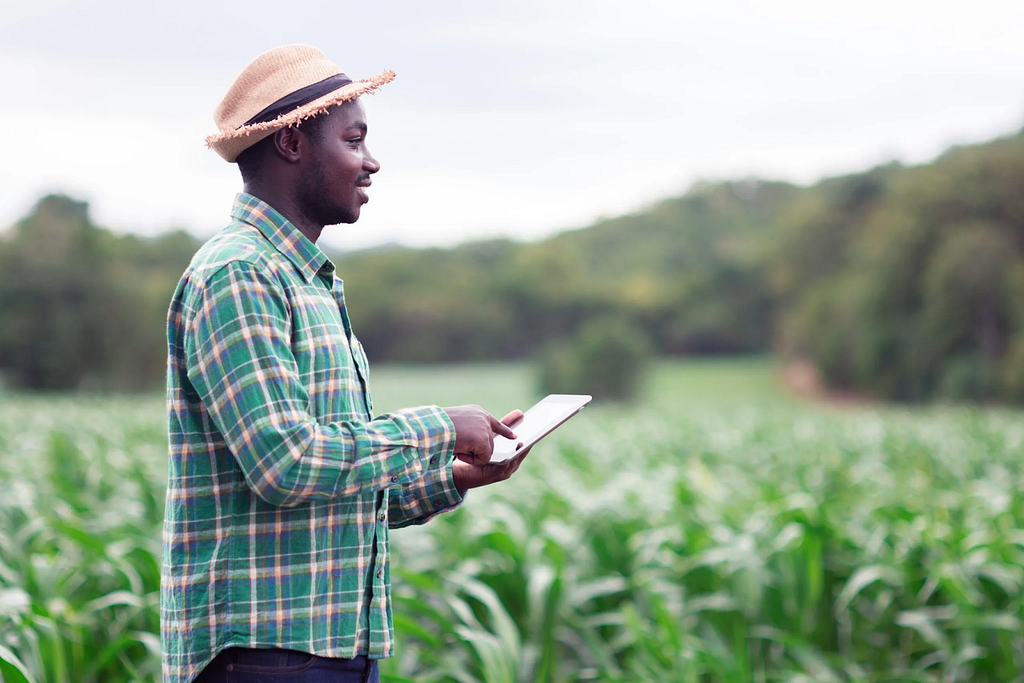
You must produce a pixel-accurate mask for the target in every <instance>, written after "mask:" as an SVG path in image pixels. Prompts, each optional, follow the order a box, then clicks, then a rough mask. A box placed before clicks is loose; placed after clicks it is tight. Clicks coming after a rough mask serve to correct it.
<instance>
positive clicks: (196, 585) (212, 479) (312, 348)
mask: <svg viewBox="0 0 1024 683" xmlns="http://www.w3.org/2000/svg"><path fill="white" fill-rule="evenodd" d="M393 78H394V74H393V73H391V72H385V73H384V74H382V75H380V76H377V77H376V78H372V79H367V80H363V81H356V82H352V81H351V80H350V79H349V78H348V77H347V76H345V75H344V74H343V73H342V72H341V69H339V68H338V67H337V66H335V65H334V64H332V63H331V62H330V61H328V60H327V58H326V57H325V56H324V55H323V53H321V52H320V51H319V50H317V49H315V48H312V47H309V46H303V45H293V46H287V47H282V48H277V49H275V50H271V51H270V52H267V53H265V54H263V55H261V56H259V57H258V58H256V60H254V61H253V62H252V63H251V64H250V65H249V66H248V67H246V69H245V70H244V71H243V72H242V73H241V75H240V76H239V77H238V79H237V80H236V81H235V83H234V84H233V85H232V86H231V88H230V90H229V91H228V94H227V95H226V96H225V98H224V101H223V102H221V104H220V105H219V106H218V108H217V110H216V113H215V120H216V122H217V125H218V128H219V129H220V132H219V133H218V134H217V135H214V136H211V137H210V138H208V139H207V143H208V144H209V145H210V146H211V147H212V148H213V149H214V150H215V151H216V152H217V153H219V154H220V155H221V156H222V157H223V158H224V159H226V160H227V161H229V162H237V163H238V165H239V168H240V170H241V173H242V177H243V181H244V192H243V193H242V194H240V195H239V196H238V197H237V198H236V200H235V205H234V209H233V211H232V214H231V216H232V221H231V223H230V225H228V227H226V228H225V229H224V230H222V231H221V232H220V233H219V234H218V235H216V236H215V237H214V238H213V239H211V240H210V241H209V242H208V243H207V244H206V245H205V246H203V248H202V249H200V250H199V252H198V253H197V254H196V256H195V257H194V258H193V260H192V263H191V264H190V266H189V267H188V269H187V270H186V271H185V274H184V275H183V276H182V279H181V282H180V283H179V285H178V288H177V290H176V291H175V294H174V299H173V301H172V302H171V308H170V311H169V314H168V333H167V337H168V353H169V358H168V425H169V435H170V467H169V479H168V486H167V505H166V514H165V524H164V555H163V577H162V585H161V631H162V638H163V650H164V660H163V667H164V669H163V674H164V680H165V681H166V682H167V683H185V682H187V681H192V680H198V681H201V682H202V683H210V682H213V681H218V682H219V681H226V680H231V681H237V682H242V681H256V680H259V681H273V680H277V679H276V678H274V676H276V675H287V680H289V681H321V680H324V681H326V680H330V681H361V682H365V681H370V680H378V674H377V666H376V660H377V659H379V658H383V657H388V656H390V655H391V654H392V645H393V642H394V641H393V634H392V616H391V604H390V565H389V559H390V554H389V550H388V527H392V528H394V527H400V526H405V525H409V524H422V523H423V522H425V521H427V520H428V519H430V518H431V517H433V516H434V515H436V514H438V513H440V512H443V511H446V510H451V509H453V508H455V507H457V506H458V505H460V504H461V503H462V500H463V496H464V495H465V494H466V491H467V490H468V489H470V488H474V487H477V486H483V485H487V484H490V483H493V482H495V481H500V480H503V479H506V478H508V477H509V476H511V475H512V474H513V473H514V472H515V471H516V469H517V468H518V467H519V464H520V463H521V462H522V460H523V458H524V457H525V455H526V453H525V452H524V453H522V454H520V455H519V456H518V457H517V458H515V459H513V460H510V461H507V462H505V463H501V464H488V460H489V459H490V455H491V450H492V448H493V438H494V435H495V434H501V435H503V436H506V437H509V438H515V437H514V434H513V433H512V431H511V430H510V429H509V427H508V426H507V424H511V423H512V422H513V421H514V420H516V419H518V417H519V416H520V415H521V413H520V412H519V411H515V412H514V413H512V414H510V415H508V416H506V418H505V419H504V421H498V420H496V419H495V418H494V417H492V416H491V415H489V414H488V413H487V412H485V411H484V410H483V409H481V408H479V407H476V406H460V407H457V408H445V409H442V408H439V407H437V406H425V407H421V408H414V409H409V410H400V411H397V412H395V413H392V414H389V415H381V416H378V417H376V418H374V417H373V416H372V415H373V407H372V401H371V398H370V393H369V390H368V388H367V363H366V357H365V355H364V354H363V349H362V346H361V345H360V344H359V341H358V340H357V339H356V337H355V336H354V334H353V333H352V327H351V325H350V323H349V317H348V313H347V311H346V307H345V300H344V292H343V288H342V281H341V280H340V279H338V278H337V277H336V274H335V269H334V265H333V264H332V263H331V262H330V261H329V260H328V259H327V257H326V256H325V255H324V253H323V252H322V251H320V249H319V248H318V247H317V246H316V242H317V239H318V238H319V236H320V233H321V231H322V230H323V229H324V226H326V225H332V224H336V223H352V222H355V221H356V220H357V219H358V218H359V213H360V209H361V207H362V205H363V203H365V202H366V201H367V198H368V196H367V188H369V186H370V183H371V176H372V175H373V174H374V173H376V172H377V171H378V170H380V165H379V164H378V163H377V161H376V160H375V159H374V158H373V157H372V156H371V155H370V153H369V151H368V150H367V147H366V135H367V124H366V116H365V113H364V111H363V107H362V104H361V103H360V101H359V99H358V98H359V96H360V95H362V94H364V93H368V92H372V91H373V90H375V89H376V88H378V87H380V86H381V85H383V84H384V83H387V82H389V81H390V80H392V79H393Z"/></svg>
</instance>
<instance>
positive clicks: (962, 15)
mask: <svg viewBox="0 0 1024 683" xmlns="http://www.w3.org/2000/svg"><path fill="white" fill-rule="evenodd" d="M1022 35H1024V2H1021V0H975V1H974V2H970V3H964V2H951V1H949V0H926V1H920V0H885V1H881V0H857V1H856V2H848V1H847V0H831V1H829V2H821V0H815V1H813V2H812V1H807V0H791V1H787V0H776V1H775V2H755V1H753V0H749V1H747V0H715V1H713V2H712V1H709V0H703V1H702V2H690V1H689V0H671V1H668V0H665V1H655V0H631V1H630V2H611V1H609V0H589V1H588V2H565V1H561V0H543V1H535V0H514V1H508V0H501V1H497V2H475V3H470V2H455V1H452V0H437V1H432V2H424V1H423V0H394V1H389V0H378V1H377V2H363V3H352V2H337V1H336V2H330V3H327V2H311V3H306V4H303V5H300V4H298V3H280V2H268V1H265V0H248V1H247V2H245V3H241V2H222V1H220V0H205V1H202V2H199V1H196V0H178V1H177V2H174V3H147V2H139V1H138V0H130V1H121V0H94V1H93V2H88V3H83V2H81V0H34V1H33V2H31V3H16V4H15V3H11V4H9V6H5V8H4V11H3V12H2V13H0V82H2V83H3V85H4V87H3V88H0V146H2V149H3V150H4V153H3V156H2V159H3V163H2V164H0V227H2V226H9V225H11V224H13V223H14V222H15V221H17V220H18V219H19V218H20V217H22V216H24V215H25V214H26V213H27V212H28V211H29V210H31V207H32V205H33V204H34V203H35V202H36V201H37V200H38V198H39V197H40V196H42V195H43V194H44V193H47V192H64V193H67V194H70V195H72V196H74V197H76V198H79V199H85V200H87V201H89V202H90V206H91V210H92V214H93V218H94V219H95V221H96V222H98V223H100V224H101V225H104V226H106V227H109V228H111V229H113V230H115V231H118V232H122V233H123V232H136V233H140V234H156V233H159V232H161V231H164V230H167V229H171V228H185V229H188V230H190V231H192V232H194V233H195V234H197V235H199V236H208V235H211V234H213V233H214V232H215V231H216V230H217V229H219V228H220V227H222V226H223V225H224V224H225V222H226V219H227V214H228V211H229V210H230V206H231V201H232V199H233V197H234V194H235V193H236V192H238V191H239V190H240V189H241V181H240V178H239V175H238V171H237V168H236V167H235V166H234V165H232V164H228V163H226V162H224V161H223V160H221V159H220V157H218V156H217V155H216V154H215V153H214V152H212V151H210V150H208V149H206V147H205V146H204V143H203V139H204V137H205V136H206V135H208V134H210V133H213V132H215V126H214V124H213V118H212V112H213V109H214V107H215V106H216V105H217V103H218V102H219V101H220V99H221V98H222V97H223V95H224V93H225V92H226V91H227V89H228V87H229V86H230V85H231V83H232V81H233V80H234V79H235V77H236V76H237V75H238V73H239V72H240V71H241V70H242V69H243V68H244V67H245V65H246V64H247V63H248V62H249V61H251V60H252V59H253V58H254V57H256V55H258V54H259V53H261V52H263V51H264V50H267V49H270V48H272V47H275V46H278V45H284V44H289V43H309V44H312V45H316V46H317V47H319V48H320V49H322V50H323V51H324V52H325V53H326V54H327V56H328V57H329V58H331V59H332V60H333V61H335V62H336V63H337V64H338V65H339V66H340V67H341V68H342V70H344V71H345V72H346V73H347V74H348V75H349V76H350V77H353V78H362V77H366V76H371V75H374V74H377V73H380V72H381V71H383V70H384V69H392V70H394V71H395V72H396V73H397V74H398V78H397V79H396V80H395V81H394V82H393V83H391V84H389V85H387V86H385V87H384V88H382V89H381V90H380V91H379V92H378V93H377V94H374V95H372V96H369V97H365V98H363V99H364V104H365V106H366V110H367V115H368V121H369V128H370V131H369V136H368V138H367V142H368V145H369V148H370V150H371V151H372V153H373V154H374V156H375V157H376V158H377V159H378V160H379V161H380V162H381V166H382V169H381V172H380V173H378V174H377V176H376V177H375V178H374V183H373V187H372V188H371V189H370V203H369V204H367V205H366V206H364V207H363V214H362V218H361V219H360V220H359V222H358V223H356V224H354V225H346V226H336V227H331V228H328V229H326V230H325V231H324V236H323V237H322V240H323V241H324V243H325V244H326V245H327V246H329V247H331V248H333V249H358V248H365V247H370V246H375V245H379V244H385V243H401V244H406V245H410V246H424V245H450V244H454V243H457V242H461V241H465V240H471V239H482V238H487V237H492V236H509V237H513V238H517V239H524V240H531V239H538V238H540V237H543V236H545V235H547V234H551V233H553V232H556V231H558V230H562V229H568V228H575V227H582V226H584V225H587V224H588V223H590V222H592V221H594V220H596V219H598V218H599V217H602V216H612V215H618V214H621V213H625V212H630V211H636V210H642V209H643V208H644V207H646V206H649V205H650V204H652V203H654V202H656V201H657V200H659V199H661V198H664V197H667V196H673V195H678V194H681V193H683V192H685V190H686V189H687V187H689V186H690V185H691V184H692V183H693V182H695V181H697V180H701V179H719V178H739V177H748V176H758V177H764V178H772V179H782V180H789V181H793V182H798V183H811V182H814V181H815V180H816V179H818V178H820V177H823V176H828V175H835V174H840V173H845V172H852V171H858V170H863V169H865V168H868V167H870V166H873V165H875V164H878V163H885V162H887V161H890V160H893V159H897V160H900V161H903V162H904V163H920V162H923V161H927V160H928V159H930V158H932V157H934V156H935V155H937V154H939V153H941V151H942V150H944V149H945V148H947V147H948V146H950V145H953V144H967V143H971V142H978V141H982V140H986V139H989V138H992V137H995V136H999V135H1005V134H1009V133H1013V132H1016V131H1018V130H1020V129H1021V128H1022V127H1024V39H1022V38H1021V36H1022Z"/></svg>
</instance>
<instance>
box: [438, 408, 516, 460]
mask: <svg viewBox="0 0 1024 683" xmlns="http://www.w3.org/2000/svg"><path fill="white" fill-rule="evenodd" d="M442 410H444V412H446V413H448V418H449V419H450V420H451V421H452V424H453V425H455V457H456V458H458V459H459V460H464V461H465V462H468V463H472V464H474V465H483V464H485V463H488V462H490V460H491V454H492V453H493V452H494V435H495V434H498V435H501V436H504V437H506V438H509V439H514V438H516V435H515V433H514V432H513V431H512V430H511V429H510V428H509V427H508V426H507V425H504V424H502V423H501V421H500V420H498V418H496V417H494V416H493V415H491V414H490V413H488V412H487V411H486V410H484V409H483V408H481V407H480V406H455V407H453V408H442Z"/></svg>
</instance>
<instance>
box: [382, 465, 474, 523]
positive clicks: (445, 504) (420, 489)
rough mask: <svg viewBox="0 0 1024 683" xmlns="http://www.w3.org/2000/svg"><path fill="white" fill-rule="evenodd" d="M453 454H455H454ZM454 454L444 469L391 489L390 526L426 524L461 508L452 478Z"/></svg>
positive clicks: (435, 470)
mask: <svg viewBox="0 0 1024 683" xmlns="http://www.w3.org/2000/svg"><path fill="white" fill-rule="evenodd" d="M453 453H454V451H453ZM453 460H454V457H453V455H449V456H448V457H447V458H445V462H444V464H443V465H442V466H441V467H438V468H435V469H431V470H429V471H427V472H426V473H425V474H424V475H423V476H422V477H420V478H419V479H417V480H415V481H413V482H411V483H409V484H406V485H404V486H400V487H396V488H392V489H391V492H390V495H389V498H388V526H389V527H391V528H392V529H398V528H401V527H404V526H410V525H412V524H425V523H426V522H427V521H429V520H430V519H432V518H433V517H436V516H437V515H439V514H441V513H442V512H448V511H450V510H454V509H455V508H457V507H459V506H460V505H462V502H463V500H464V498H463V497H462V496H461V495H460V494H459V491H458V489H456V488H455V479H454V477H453V476H452V461H453Z"/></svg>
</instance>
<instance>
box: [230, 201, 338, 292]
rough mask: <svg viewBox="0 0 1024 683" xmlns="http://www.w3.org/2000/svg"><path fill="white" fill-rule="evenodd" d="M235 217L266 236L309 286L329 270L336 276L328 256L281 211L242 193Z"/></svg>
mask: <svg viewBox="0 0 1024 683" xmlns="http://www.w3.org/2000/svg"><path fill="white" fill-rule="evenodd" d="M231 217H232V218H234V219H236V220H239V221H242V222H243V223H248V224H249V225H251V226H253V227H255V228H256V229H257V230H259V231H260V232H261V233H263V236H264V237H266V238H267V239H268V240H269V241H270V243H271V244H273V245H274V248H275V249H277V250H278V251H279V252H281V254H282V255H283V256H284V257H285V258H287V259H288V260H289V261H291V262H292V264H294V266H295V268H296V269H297V270H298V271H299V273H300V274H301V275H302V278H303V279H304V280H305V281H306V282H311V281H312V280H313V278H314V277H316V274H317V273H319V272H320V270H321V269H323V268H324V267H325V266H326V267H327V270H328V271H329V272H332V273H333V272H334V264H333V263H331V261H330V259H328V258H327V254H325V253H324V252H322V251H321V250H320V247H318V246H316V244H314V243H313V242H311V241H309V238H308V237H306V236H305V235H303V234H302V233H301V232H299V229H298V228H296V227H295V226H294V225H292V223H291V221H289V220H288V219H287V218H285V217H284V216H282V215H281V214H280V213H279V212H278V211H277V209H275V208H274V207H272V206H271V205H270V204H267V203H266V202H264V201H263V200H262V199H260V198H259V197H254V196H253V195H251V194H246V193H245V192H242V193H239V194H238V196H236V197H235V204H234V206H233V207H232V208H231Z"/></svg>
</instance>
